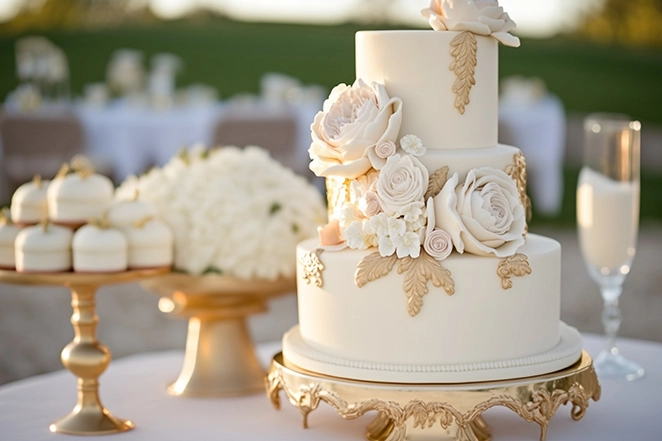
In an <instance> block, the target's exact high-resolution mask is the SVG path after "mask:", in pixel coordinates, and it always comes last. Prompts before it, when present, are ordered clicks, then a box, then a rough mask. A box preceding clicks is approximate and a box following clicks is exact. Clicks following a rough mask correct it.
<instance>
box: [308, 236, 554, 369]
mask: <svg viewBox="0 0 662 441" xmlns="http://www.w3.org/2000/svg"><path fill="white" fill-rule="evenodd" d="M316 247H317V241H316V240H314V239H313V240H308V241H305V242H302V243H301V244H299V246H298V249H297V258H298V260H299V263H298V267H297V268H298V270H297V271H298V273H297V283H298V305H299V324H300V329H301V335H302V337H303V339H304V341H305V342H306V343H307V344H308V345H309V346H311V347H313V348H315V349H316V350H318V351H321V352H324V353H327V354H329V355H330V356H335V357H341V358H349V359H355V360H363V361H366V362H370V363H392V364H439V363H445V364H457V363H475V362H483V361H489V360H501V359H512V358H521V357H526V356H530V355H533V354H537V353H540V352H544V351H547V350H549V349H551V348H553V347H554V346H555V345H556V344H557V343H558V339H559V334H558V321H559V315H560V306H559V304H560V298H559V293H560V260H561V247H560V245H559V244H558V242H556V241H554V240H552V239H549V238H545V237H542V236H537V235H534V234H529V235H527V241H526V244H525V245H524V246H523V247H522V248H521V249H520V250H519V252H520V253H522V254H525V255H526V256H527V257H528V260H529V263H530V266H531V269H532V272H531V274H529V275H527V276H525V277H514V278H513V287H512V288H511V289H508V290H504V289H503V288H502V287H501V279H500V278H499V276H498V275H497V266H498V264H499V262H500V261H501V259H499V258H496V257H479V256H472V255H468V254H464V255H459V254H457V253H453V254H451V255H450V256H449V257H448V258H447V259H445V260H443V261H442V262H441V264H442V266H443V267H444V268H446V269H448V270H449V271H450V272H451V277H452V278H453V280H454V282H455V294H454V295H452V296H448V295H447V294H446V292H445V291H444V290H443V288H437V287H434V286H433V285H432V283H428V288H429V293H428V294H427V295H425V296H424V297H423V307H422V308H421V311H420V313H419V314H418V315H416V316H415V317H410V316H409V314H408V312H407V297H406V294H405V292H404V290H403V288H402V286H403V279H404V275H402V274H398V272H397V265H398V264H397V263H396V266H395V267H394V268H393V269H392V270H391V271H390V273H389V274H388V275H386V276H384V277H381V278H379V279H377V280H374V281H371V282H369V283H367V284H366V285H365V286H363V287H361V288H357V286H356V284H355V282H354V273H355V272H356V267H357V264H358V263H359V261H360V260H361V259H362V258H363V257H365V256H367V255H369V254H370V253H373V252H376V249H375V248H371V249H368V250H366V251H358V250H350V249H346V250H343V251H338V252H326V253H324V254H322V255H321V256H320V260H321V261H322V263H323V264H324V267H325V269H324V272H323V274H322V276H323V280H324V284H323V285H322V287H317V286H315V285H314V284H307V283H306V282H305V280H304V279H303V276H304V272H303V268H302V266H301V263H300V260H301V258H302V255H303V254H304V253H306V252H311V251H313V250H314V249H315V248H316Z"/></svg>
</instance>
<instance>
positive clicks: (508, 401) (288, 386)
mask: <svg viewBox="0 0 662 441" xmlns="http://www.w3.org/2000/svg"><path fill="white" fill-rule="evenodd" d="M265 383H266V389H267V396H268V397H269V398H270V400H271V402H272V404H273V405H274V407H275V408H276V409H280V397H279V392H280V391H281V390H284V391H285V394H286V396H287V399H288V400H289V401H290V403H291V404H292V405H294V406H295V407H297V408H298V409H299V411H300V412H301V414H302V416H303V426H304V428H307V427H308V414H309V413H310V412H312V411H313V410H315V409H317V407H318V406H319V404H320V402H325V403H327V404H329V405H330V406H331V407H333V408H334V409H335V410H336V411H337V412H338V413H339V414H340V416H342V417H343V418H345V419H355V418H358V417H360V416H362V415H363V414H365V413H366V412H369V411H374V410H376V411H378V412H379V415H378V417H377V419H376V420H375V421H373V423H372V424H370V426H369V427H368V434H367V438H368V439H370V440H380V441H404V440H405V439H409V438H410V436H411V434H408V433H407V430H408V429H407V421H408V420H410V419H411V420H412V422H413V428H414V429H417V428H418V429H431V428H433V427H436V426H438V427H436V428H441V429H443V430H447V429H449V428H451V427H453V428H454V429H455V440H456V441H476V440H481V441H485V440H488V439H490V433H489V429H488V427H487V425H486V424H485V422H484V421H483V420H482V418H481V415H482V413H483V412H485V411H486V410H488V409H490V408H492V407H495V406H504V407H507V408H508V409H510V410H512V411H514V412H515V413H517V414H518V415H519V416H520V417H522V418H523V419H524V420H526V421H528V422H535V423H536V424H538V425H539V426H540V439H541V441H544V440H545V437H546V435H547V426H548V425H549V422H550V421H551V419H552V417H553V416H554V414H555V413H556V411H557V410H558V409H559V407H560V406H561V405H565V404H567V403H572V409H571V417H572V419H573V420H575V421H577V420H579V419H581V418H582V417H583V416H584V414H585V413H586V409H587V408H588V406H589V400H590V399H593V401H598V400H599V399H600V392H601V389H600V384H599V382H598V378H597V375H596V374H595V370H594V369H593V364H592V360H591V357H590V356H589V355H588V353H586V352H585V351H584V352H583V353H582V357H581V359H580V360H579V361H578V362H577V363H576V364H575V365H573V366H571V367H569V368H566V369H564V370H562V371H559V372H555V373H552V374H547V375H541V376H538V377H529V378H524V379H514V380H510V381H509V380H505V381H496V382H485V383H481V384H482V387H481V388H476V387H475V385H464V384H452V385H450V384H448V385H443V384H440V385H433V384H432V385H431V384H428V385H415V384H389V383H373V382H361V381H354V380H345V379H342V378H334V377H327V376H324V375H322V374H316V373H313V372H308V371H304V370H301V369H299V368H297V367H296V366H294V365H292V364H290V363H289V362H287V360H285V359H284V358H283V356H282V353H281V354H277V355H276V356H275V357H274V359H273V361H272V363H271V367H270V369H269V374H268V376H267V378H266V380H265ZM463 386H471V387H468V388H466V389H463ZM426 399H427V400H426Z"/></svg>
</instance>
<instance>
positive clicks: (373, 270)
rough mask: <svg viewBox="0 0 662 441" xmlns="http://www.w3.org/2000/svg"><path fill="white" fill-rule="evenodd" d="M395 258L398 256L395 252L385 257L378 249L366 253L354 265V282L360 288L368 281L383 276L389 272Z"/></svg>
mask: <svg viewBox="0 0 662 441" xmlns="http://www.w3.org/2000/svg"><path fill="white" fill-rule="evenodd" d="M397 260H398V256H396V255H395V253H394V254H391V255H390V256H386V257H382V255H381V254H379V251H375V252H374V253H370V254H368V255H367V256H365V257H364V258H363V259H361V261H360V262H359V264H358V265H357V266H356V272H355V273H354V283H355V284H356V286H358V287H359V288H361V287H362V286H363V285H365V284H366V283H368V282H372V281H373V280H377V279H379V278H380V277H384V276H385V275H387V274H388V273H389V272H391V270H392V269H393V265H395V262H396V261H397Z"/></svg>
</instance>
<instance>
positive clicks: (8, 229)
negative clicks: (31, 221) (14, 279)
mask: <svg viewBox="0 0 662 441" xmlns="http://www.w3.org/2000/svg"><path fill="white" fill-rule="evenodd" d="M20 231H21V229H20V228H19V227H17V226H16V225H14V224H13V223H12V221H11V219H10V217H9V213H8V210H7V209H6V208H5V209H4V210H3V211H2V212H1V213H0V268H3V269H14V268H16V260H15V258H16V256H15V253H14V242H15V241H16V236H18V233H19V232H20Z"/></svg>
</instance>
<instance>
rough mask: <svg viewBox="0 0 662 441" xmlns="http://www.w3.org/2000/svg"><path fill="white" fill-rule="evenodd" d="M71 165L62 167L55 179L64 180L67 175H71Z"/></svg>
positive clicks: (65, 164)
mask: <svg viewBox="0 0 662 441" xmlns="http://www.w3.org/2000/svg"><path fill="white" fill-rule="evenodd" d="M69 170H70V168H69V164H67V163H64V164H62V165H61V166H60V169H59V170H58V171H57V174H56V175H55V179H63V178H64V177H65V176H67V174H68V173H69Z"/></svg>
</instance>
